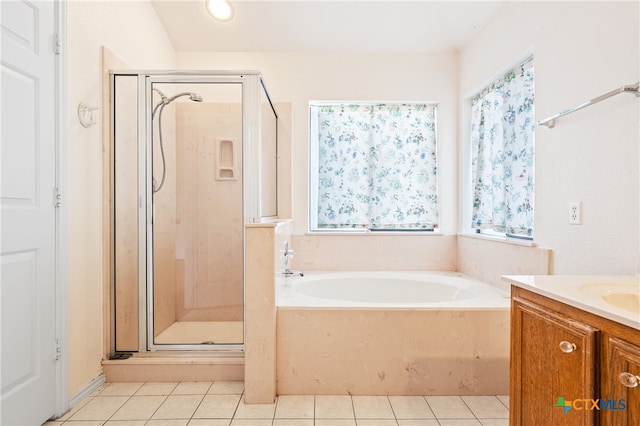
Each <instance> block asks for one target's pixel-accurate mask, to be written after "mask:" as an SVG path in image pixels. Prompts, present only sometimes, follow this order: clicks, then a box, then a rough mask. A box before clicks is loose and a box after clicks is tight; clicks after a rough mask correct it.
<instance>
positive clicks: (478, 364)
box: [276, 274, 509, 395]
mask: <svg viewBox="0 0 640 426" xmlns="http://www.w3.org/2000/svg"><path fill="white" fill-rule="evenodd" d="M443 275H444V274H439V275H438V276H440V277H442V276H443ZM450 275H451V277H450V278H451V279H453V280H455V279H456V277H457V276H458V275H459V274H450ZM277 283H278V284H277V285H278V297H277V300H278V309H277V327H276V344H277V348H278V351H277V364H276V371H277V394H278V395H290V394H316V395H319V394H333V395H336V394H337V395H340V394H342V395H344V394H349V395H496V394H506V393H508V379H509V377H508V371H509V300H508V298H506V297H504V294H503V293H501V292H499V291H497V290H496V289H495V288H494V287H491V286H488V285H486V284H484V283H480V282H477V283H476V284H477V285H478V286H483V289H484V290H485V291H484V293H485V294H486V293H492V292H493V293H494V297H493V298H487V297H486V296H483V297H478V298H475V299H474V298H470V299H468V300H466V301H465V302H464V303H458V302H455V301H454V302H452V303H449V304H445V303H441V302H440V303H434V304H432V305H430V306H429V304H421V305H420V306H417V305H406V304H404V305H389V304H387V305H386V306H385V305H384V304H378V305H375V304H370V305H368V306H367V305H364V304H360V303H357V302H355V303H351V304H345V303H342V302H333V303H331V302H330V303H327V301H326V300H320V299H317V300H315V301H314V300H313V298H306V299H304V302H302V300H303V299H298V300H299V301H300V302H299V303H293V302H292V298H295V295H294V296H292V294H291V291H292V290H294V289H295V282H294V283H293V285H292V283H291V278H287V279H278V280H277ZM287 295H289V298H287ZM481 300H482V301H481ZM474 302H477V303H474ZM456 305H457V306H456Z"/></svg>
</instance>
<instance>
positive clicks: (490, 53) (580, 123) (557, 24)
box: [460, 1, 640, 274]
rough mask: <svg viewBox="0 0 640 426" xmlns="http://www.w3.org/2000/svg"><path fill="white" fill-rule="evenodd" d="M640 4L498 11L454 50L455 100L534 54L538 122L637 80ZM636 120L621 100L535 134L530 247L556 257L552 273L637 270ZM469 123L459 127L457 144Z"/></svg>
mask: <svg viewBox="0 0 640 426" xmlns="http://www.w3.org/2000/svg"><path fill="white" fill-rule="evenodd" d="M639 5H640V3H638V2H613V1H607V2H511V3H507V4H505V6H504V7H503V8H502V9H501V10H500V11H499V13H498V14H497V15H496V16H495V18H494V19H493V20H492V21H491V22H490V23H489V25H487V27H486V28H485V29H484V30H483V31H482V33H480V35H479V36H478V37H477V38H476V39H475V40H474V41H473V42H472V43H470V44H469V45H467V46H466V47H465V48H464V49H463V50H462V52H461V55H460V94H461V96H462V97H463V98H464V99H468V97H469V96H471V95H472V94H473V93H474V92H475V91H477V90H478V89H480V88H481V87H482V85H483V84H486V82H487V81H489V79H490V78H491V77H492V76H494V75H496V74H497V73H498V72H500V71H502V70H504V68H505V67H506V66H508V65H509V64H510V63H513V62H514V61H516V60H517V59H518V58H519V57H522V56H523V55H524V54H526V53H527V52H531V51H533V53H534V54H535V72H536V82H535V91H536V100H535V105H536V119H537V120H542V119H544V118H546V117H549V116H551V115H554V114H556V113H558V112H560V111H563V110H565V109H566V108H569V107H572V106H575V105H577V104H580V103H582V102H584V101H587V100H589V99H591V98H594V97H596V96H599V95H601V94H603V93H605V92H608V91H610V90H613V89H615V88H618V87H621V86H622V85H626V84H634V83H636V82H637V81H638V80H640V60H639V55H640V27H639V25H640V19H639V16H640V14H639V10H638V9H639ZM467 102H468V100H467ZM463 111H464V109H463ZM639 116H640V103H639V102H638V99H637V98H636V97H635V96H632V95H627V94H625V95H618V96H617V97H615V98H611V99H608V100H605V101H603V102H601V103H598V104H596V105H593V106H590V107H588V108H586V109H583V110H581V111H578V112H575V113H573V114H571V115H568V116H566V117H564V118H561V119H559V120H558V121H557V123H556V127H555V128H553V129H548V128H546V127H541V126H538V127H536V134H535V137H536V142H535V143H536V148H535V151H536V152H535V163H536V166H535V167H536V176H535V179H536V182H535V184H536V194H535V240H536V242H537V243H538V245H540V246H542V247H548V248H551V249H552V250H553V265H552V271H553V272H554V273H556V274H571V273H573V274H630V273H631V274H633V273H637V271H638V263H637V262H638V255H639V251H640V250H639V247H640V240H639V238H638V234H639V219H640V208H639V197H638V196H639V189H640V186H639V181H640V179H639V175H638V170H639V167H638V162H639V155H638V150H639V149H640V148H639V147H640V145H639V144H638V140H639V135H640V131H639V126H638V124H639V122H640V120H639V119H638V118H639ZM467 117H468V114H467V115H463V119H462V121H461V122H460V132H461V136H462V137H463V140H464V137H465V136H466V133H465V131H464V130H465V129H466V128H467V127H468V121H466V120H468V119H467ZM461 152H464V148H463V150H462V151H461ZM461 161H465V158H464V157H461ZM462 182H464V180H463V181H462ZM573 201H581V202H582V213H583V223H582V225H569V224H568V210H569V203H570V202H573ZM463 225H464V224H463Z"/></svg>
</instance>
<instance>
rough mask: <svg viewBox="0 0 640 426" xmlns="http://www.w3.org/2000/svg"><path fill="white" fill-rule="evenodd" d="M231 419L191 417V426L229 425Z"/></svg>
mask: <svg viewBox="0 0 640 426" xmlns="http://www.w3.org/2000/svg"><path fill="white" fill-rule="evenodd" d="M230 424H231V419H191V420H190V421H189V426H229V425H230Z"/></svg>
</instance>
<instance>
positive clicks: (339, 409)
mask: <svg viewBox="0 0 640 426" xmlns="http://www.w3.org/2000/svg"><path fill="white" fill-rule="evenodd" d="M354 417H355V416H354V414H353V403H352V402H351V397H350V396H348V395H316V419H353V418H354Z"/></svg>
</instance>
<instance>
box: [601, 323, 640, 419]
mask: <svg viewBox="0 0 640 426" xmlns="http://www.w3.org/2000/svg"><path fill="white" fill-rule="evenodd" d="M638 333H640V332H638ZM628 337H632V336H628ZM636 337H637V336H636ZM604 346H605V354H604V355H605V356H604V357H603V358H604V359H603V363H602V367H603V368H602V392H601V394H602V397H603V398H607V399H612V400H613V401H615V402H616V405H615V407H614V408H618V410H615V409H611V410H602V411H601V416H602V420H603V421H602V424H603V425H613V426H638V425H640V383H638V382H639V381H640V345H635V344H632V343H629V342H628V341H626V340H623V339H621V338H618V337H613V336H608V338H607V340H606V342H605V345H604ZM621 375H623V376H626V378H625V377H622V378H621V377H620V376H621ZM627 380H631V382H627ZM622 381H624V382H625V383H624V384H623V383H622ZM621 400H624V405H625V407H624V409H622V407H621V404H620V403H619V402H620V401H621Z"/></svg>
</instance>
